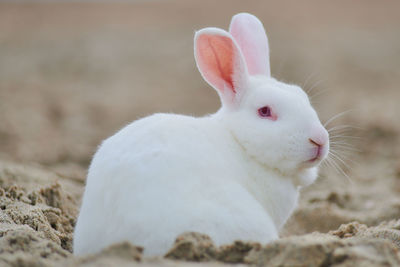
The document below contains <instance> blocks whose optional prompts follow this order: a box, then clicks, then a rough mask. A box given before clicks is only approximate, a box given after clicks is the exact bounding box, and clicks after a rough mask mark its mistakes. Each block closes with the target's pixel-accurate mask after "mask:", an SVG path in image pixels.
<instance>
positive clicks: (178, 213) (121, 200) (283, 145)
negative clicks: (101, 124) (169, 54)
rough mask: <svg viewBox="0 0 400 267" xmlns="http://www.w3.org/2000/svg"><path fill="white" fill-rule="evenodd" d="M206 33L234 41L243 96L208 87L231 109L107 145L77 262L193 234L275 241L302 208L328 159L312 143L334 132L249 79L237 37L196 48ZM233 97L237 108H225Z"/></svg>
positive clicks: (159, 123)
mask: <svg viewBox="0 0 400 267" xmlns="http://www.w3.org/2000/svg"><path fill="white" fill-rule="evenodd" d="M247 15H248V14H240V15H239V16H247ZM260 25H262V24H261V23H260ZM261 27H262V26H261ZM199 34H214V35H221V36H224V37H229V38H232V42H233V44H234V46H235V49H236V50H235V53H237V54H235V58H239V60H240V62H239V61H236V62H234V64H235V67H234V70H235V73H234V74H233V76H234V77H233V78H234V79H235V81H236V80H240V82H239V83H236V82H235V89H236V90H237V91H238V92H239V91H240V98H238V97H237V96H238V95H239V93H238V92H237V94H235V95H232V91H229V90H227V89H226V88H225V91H223V90H222V89H221V88H217V87H216V86H215V84H211V83H210V84H211V85H212V86H213V87H214V88H216V89H217V91H218V92H219V93H220V95H221V99H222V103H223V105H222V107H221V109H220V110H219V111H218V112H217V113H215V114H213V115H211V116H207V117H203V118H194V117H189V116H183V115H175V114H155V115H152V116H149V117H146V118H143V119H140V120H138V121H135V122H133V123H131V124H130V125H128V126H126V127H125V128H123V129H122V130H120V131H119V132H118V133H116V134H115V135H113V136H111V137H110V138H108V139H106V140H105V141H104V142H103V143H102V144H101V146H100V148H99V149H98V151H97V153H96V154H95V156H94V158H93V161H92V163H91V165H90V168H89V173H88V177H87V184H86V189H85V193H84V196H83V203H82V208H81V211H80V214H79V217H78V221H77V224H76V228H75V235H74V253H75V254H77V255H82V254H88V253H95V252H98V251H100V250H101V249H103V248H105V247H107V246H108V245H110V244H112V243H115V242H119V241H124V240H128V241H131V242H132V243H133V244H135V245H140V246H143V247H144V248H145V254H146V255H162V254H164V253H165V252H167V250H168V249H169V248H170V247H171V245H172V244H173V242H174V239H175V238H176V237H177V236H178V235H179V234H181V233H183V232H186V231H196V232H201V233H205V234H207V235H209V236H210V237H211V238H212V239H213V240H214V242H215V243H216V244H217V245H221V244H227V243H231V242H233V241H235V240H248V241H258V242H261V243H267V242H270V241H271V240H274V239H277V238H278V232H279V230H280V229H281V227H282V225H283V224H284V223H285V222H286V220H287V219H288V217H289V216H290V214H291V213H292V211H293V209H294V208H295V207H296V203H297V199H298V194H299V192H298V189H299V187H300V186H304V185H308V184H310V183H312V182H313V181H314V180H315V179H316V176H317V165H318V163H319V162H320V161H321V160H322V159H323V158H324V157H325V156H326V153H327V150H328V148H329V143H328V144H326V145H325V148H324V150H323V155H322V157H321V159H320V160H317V161H315V162H313V163H310V162H308V160H309V159H310V158H312V155H313V152H312V151H314V150H313V149H314V148H313V145H312V144H311V143H310V141H309V138H313V136H314V135H316V134H320V135H321V134H322V135H327V133H326V131H325V129H323V127H322V125H321V123H320V122H319V119H318V117H317V114H316V113H315V111H314V109H313V108H312V107H311V105H310V103H309V101H308V98H307V95H306V94H305V93H304V92H303V91H302V90H301V88H299V87H297V86H294V85H288V84H284V83H281V82H278V81H276V80H275V79H273V78H270V77H269V76H268V75H257V76H250V75H248V74H247V68H246V65H240V64H244V63H243V62H245V60H244V59H243V55H242V53H241V52H240V48H239V47H238V46H237V44H236V42H235V40H233V37H232V36H231V35H230V34H229V33H227V32H223V31H222V30H219V29H215V28H212V29H204V30H202V31H200V32H198V33H196V37H195V41H196V40H198V39H196V38H198V36H199ZM265 39H266V38H265ZM195 45H196V43H195ZM196 56H197V57H196V59H197V60H198V59H199V58H198V57H199V55H196ZM238 62H239V63H238ZM238 64H239V65H238ZM267 69H268V71H269V67H268V68H267ZM200 71H201V72H202V74H203V76H204V77H205V79H206V80H207V75H204V73H203V72H204V71H205V70H204V69H202V68H201V67H200ZM225 94H228V95H229V97H226V95H225ZM224 95H225V97H224ZM232 98H234V99H233V100H232V101H234V102H235V105H229V104H227V103H226V101H229V99H232ZM265 105H269V106H271V107H272V109H273V110H274V111H276V113H277V114H278V119H277V120H276V121H272V120H268V119H265V118H260V117H259V116H258V113H257V109H258V108H259V107H262V106H265ZM315 129H317V130H315ZM316 131H317V132H318V131H319V132H318V133H316Z"/></svg>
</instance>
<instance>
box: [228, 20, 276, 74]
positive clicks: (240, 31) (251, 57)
mask: <svg viewBox="0 0 400 267" xmlns="http://www.w3.org/2000/svg"><path fill="white" fill-rule="evenodd" d="M229 32H230V33H231V34H232V36H233V38H235V40H236V42H237V43H238V45H239V47H240V49H241V50H242V53H243V56H244V58H245V60H246V63H247V67H248V70H249V74H250V75H256V74H261V75H267V76H271V70H270V65H269V47H268V38H267V34H266V33H265V30H264V26H263V25H262V23H261V21H260V20H259V19H258V18H257V17H256V16H253V15H251V14H248V13H239V14H236V15H235V16H233V17H232V21H231V25H230V27H229Z"/></svg>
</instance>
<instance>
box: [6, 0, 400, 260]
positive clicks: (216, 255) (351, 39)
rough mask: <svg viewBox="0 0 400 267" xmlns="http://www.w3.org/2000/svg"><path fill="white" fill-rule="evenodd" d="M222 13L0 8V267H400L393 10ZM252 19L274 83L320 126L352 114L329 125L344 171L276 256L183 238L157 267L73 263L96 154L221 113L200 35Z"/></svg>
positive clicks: (135, 251)
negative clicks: (135, 133)
mask: <svg viewBox="0 0 400 267" xmlns="http://www.w3.org/2000/svg"><path fill="white" fill-rule="evenodd" d="M218 3H219V4H216V3H215V2H211V1H202V2H201V4H200V2H199V3H196V4H194V3H191V4H189V3H187V2H184V1H172V2H168V3H167V2H162V1H161V2H149V3H143V2H135V3H131V4H77V3H75V4H66V3H63V4H5V3H1V4H0V58H1V60H0V266H3V265H4V266H98V265H103V266H109V265H115V266H131V265H143V266H192V265H193V266H198V264H196V262H201V263H202V265H206V266H227V265H231V264H235V266H237V264H243V265H248V264H253V265H270V266H399V265H400V254H399V248H400V239H399V235H400V194H399V192H400V120H399V118H398V114H400V105H399V102H400V90H399V84H400V51H399V47H400V35H399V34H398V28H399V26H400V22H399V20H398V14H397V13H398V12H397V10H400V5H399V3H398V2H396V1H387V2H385V5H380V4H379V3H376V2H372V1H371V2H365V1H364V2H363V4H362V5H361V4H360V5H359V4H358V3H357V2H354V3H353V2H352V3H351V4H350V3H346V5H345V3H333V2H332V3H329V4H328V3H322V2H319V1H304V2H303V4H302V5H301V6H300V5H298V4H296V3H293V2H290V4H289V2H285V1H281V2H280V3H279V4H278V3H275V4H271V3H261V2H260V3H255V2H254V3H251V4H250V3H248V4H247V5H246V6H244V5H243V3H242V2H240V1H230V2H229V5H228V4H227V3H228V2H225V1H221V2H218ZM295 5H298V6H295ZM243 10H246V11H250V12H253V13H255V14H256V15H258V16H259V17H260V18H261V19H262V21H263V22H264V25H265V26H266V28H267V31H268V34H269V39H270V46H271V51H272V54H271V61H272V73H273V75H274V76H275V77H277V78H279V79H281V80H285V81H287V82H294V83H297V84H300V85H302V86H303V87H304V88H305V89H307V90H308V91H309V94H310V95H311V96H313V97H312V102H313V104H314V106H315V107H316V109H317V111H318V113H319V115H320V118H321V120H322V121H324V122H325V121H327V120H329V118H331V117H332V116H334V115H335V114H338V113H340V112H342V111H346V110H350V111H349V112H347V113H345V114H344V115H343V116H341V117H340V118H338V119H337V120H335V121H333V122H332V123H330V124H329V125H328V128H332V127H339V128H336V130H333V132H331V137H332V139H331V140H332V141H334V142H336V144H335V145H333V149H334V150H335V151H336V152H335V153H337V154H335V155H336V157H340V160H339V159H336V162H337V163H336V164H338V165H340V166H341V168H343V171H341V170H337V168H336V167H332V166H328V164H324V166H322V168H321V173H320V177H319V178H318V180H317V182H316V183H315V184H313V185H312V186H310V187H307V188H304V189H303V190H302V194H301V198H300V203H299V206H298V208H297V209H296V210H295V212H294V214H293V216H292V217H291V218H290V220H289V221H288V223H287V224H286V225H285V227H284V229H283V230H282V232H281V237H282V238H281V239H279V240H278V241H276V242H272V243H270V244H256V243H246V242H242V241H237V242H235V243H234V244H231V245H227V246H223V247H216V246H215V245H214V244H213V242H212V240H211V239H210V238H209V237H207V236H205V235H203V234H202V233H182V235H181V236H179V237H177V239H176V242H175V244H173V245H171V250H170V251H169V252H168V253H167V254H166V255H165V256H164V257H158V258H146V257H144V256H143V253H142V252H143V248H140V247H138V246H136V245H135V244H129V243H120V244H115V245H114V246H111V247H109V248H107V249H105V250H104V251H102V252H101V253H98V254H96V255H90V256H87V257H74V256H73V255H72V241H73V229H74V225H75V222H76V217H77V214H78V211H79V206H80V203H81V197H82V193H83V190H84V183H85V176H86V169H87V166H88V164H89V163H90V159H91V156H92V154H93V153H94V151H95V150H96V147H97V146H98V144H99V143H100V142H101V140H102V139H104V138H106V137H107V136H109V135H110V134H112V133H113V132H115V131H116V130H118V129H119V128H121V127H123V126H124V125H126V124H127V123H129V122H130V121H132V120H134V119H137V118H139V117H143V116H145V115H148V114H151V113H154V112H176V113H184V114H193V115H196V116H202V115H204V114H207V113H212V112H215V110H217V108H218V105H219V103H218V98H217V96H216V94H215V92H213V90H212V89H211V88H209V87H208V86H207V85H206V84H205V83H204V82H203V81H202V80H201V77H200V75H199V74H198V73H197V71H196V69H195V66H194V61H193V55H192V36H193V31H194V30H195V29H200V28H202V27H206V26H219V27H225V28H226V27H227V25H228V22H229V19H230V17H231V16H232V14H234V13H236V12H239V11H243ZM340 125H348V126H349V127H345V128H343V129H342V128H340ZM339 135H340V136H339ZM335 136H336V137H335ZM333 157H335V156H333Z"/></svg>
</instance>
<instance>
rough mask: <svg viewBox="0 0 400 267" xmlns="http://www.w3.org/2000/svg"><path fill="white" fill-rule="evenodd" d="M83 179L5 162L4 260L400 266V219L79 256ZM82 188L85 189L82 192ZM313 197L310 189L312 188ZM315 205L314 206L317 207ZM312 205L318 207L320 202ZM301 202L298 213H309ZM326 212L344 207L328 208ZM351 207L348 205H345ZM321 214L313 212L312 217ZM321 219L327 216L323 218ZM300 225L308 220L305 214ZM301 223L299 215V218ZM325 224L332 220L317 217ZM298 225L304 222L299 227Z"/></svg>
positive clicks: (1, 181) (1, 176) (1, 195)
mask: <svg viewBox="0 0 400 267" xmlns="http://www.w3.org/2000/svg"><path fill="white" fill-rule="evenodd" d="M82 190H83V183H82V182H81V181H79V180H74V179H70V178H66V177H62V176H59V175H57V174H55V173H53V172H52V171H47V170H45V169H43V168H40V167H28V166H24V165H17V164H14V163H10V162H0V203H1V205H0V208H1V210H0V263H1V264H5V265H9V266H59V265H64V266H96V265H99V264H105V265H107V264H108V265H111V264H112V265H118V266H127V265H131V264H132V263H134V262H141V263H142V264H144V265H157V266H160V265H161V266H168V265H176V264H178V265H184V266H186V265H191V264H192V263H190V262H203V263H204V264H207V265H211V266H213V265H221V264H237V263H242V264H256V265H272V266H276V265H279V266H294V265H296V266H298V265H302V266H331V265H332V266H350V265H354V266H388V265H392V266H394V265H399V264H400V255H399V252H398V249H399V248H400V220H397V221H396V220H392V221H388V222H383V223H380V224H379V225H377V226H367V225H366V224H361V223H358V222H351V223H348V224H343V225H341V226H340V227H339V228H338V229H337V230H334V231H330V232H329V233H317V232H315V233H309V234H303V235H298V236H295V235H292V236H288V237H284V238H282V239H280V240H278V241H276V242H273V243H271V244H267V245H262V244H257V243H246V242H242V241H237V242H235V243H234V244H231V245H227V246H221V247H216V246H215V245H214V243H213V241H212V240H211V239H210V238H209V237H208V236H206V235H203V234H200V233H184V234H182V235H181V236H179V237H177V239H176V242H175V244H174V245H173V246H172V247H171V250H170V251H169V252H168V253H167V254H166V255H165V258H152V259H151V258H143V257H142V251H143V249H142V248H141V247H136V246H134V245H133V244H129V243H120V244H115V245H113V246H111V247H109V248H107V249H105V250H104V251H102V252H101V253H98V254H95V255H90V256H87V257H81V258H76V257H74V256H73V255H72V253H71V252H72V237H73V228H74V224H75V219H76V216H77V213H78V206H79V197H77V195H80V194H81V193H82ZM77 192H79V193H77ZM335 194H336V193H331V194H330V195H329V197H328V198H327V199H319V200H318V201H316V200H315V198H312V199H313V200H312V201H311V202H314V203H315V202H317V203H318V202H327V203H331V204H332V203H335V204H334V205H338V206H340V204H338V203H340V201H341V199H345V200H346V201H347V202H348V199H346V194H344V196H336V195H335ZM306 196H308V195H306ZM311 207H313V206H311ZM308 209H310V210H312V212H314V213H317V212H318V211H319V207H318V206H317V207H314V209H312V208H310V206H308ZM304 210H307V209H306V208H305V207H304V206H300V208H299V209H298V211H297V215H296V216H297V217H299V216H300V215H299V214H302V216H304V217H305V218H306V216H307V212H304ZM325 212H326V213H327V214H329V213H331V214H330V216H332V213H338V214H341V213H343V211H341V210H340V209H338V210H334V209H328V210H327V211H325ZM344 213H345V214H347V211H344ZM313 219H315V216H310V217H309V218H308V220H307V221H308V223H309V224H311V222H312V220H313ZM319 221H320V220H319ZM299 224H300V226H301V225H303V222H301V221H300V223H299ZM292 225H293V226H294V222H292ZM313 225H314V226H313V227H314V228H323V227H325V224H324V223H323V222H322V223H321V225H318V223H315V222H314V224H313ZM300 226H299V225H298V226H297V228H296V227H295V229H298V228H300Z"/></svg>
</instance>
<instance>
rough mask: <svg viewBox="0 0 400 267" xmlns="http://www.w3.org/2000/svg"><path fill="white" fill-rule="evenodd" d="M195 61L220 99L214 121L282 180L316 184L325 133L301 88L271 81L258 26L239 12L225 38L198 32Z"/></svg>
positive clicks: (264, 41) (326, 141)
mask: <svg viewBox="0 0 400 267" xmlns="http://www.w3.org/2000/svg"><path fill="white" fill-rule="evenodd" d="M195 59H196V63H197V67H198V69H199V71H200V73H201V74H202V76H203V78H204V79H205V80H206V81H207V82H208V83H209V84H210V85H211V86H212V87H213V88H214V89H215V90H216V91H217V92H218V94H219V96H220V98H221V102H222V107H221V109H220V110H219V111H218V112H217V113H216V114H215V115H214V116H215V118H218V119H219V120H220V123H221V124H223V125H224V127H226V128H227V129H228V130H229V131H230V133H231V134H232V136H233V138H234V139H235V140H236V141H237V143H238V144H239V145H240V146H241V147H242V149H243V150H244V151H245V153H246V154H247V155H248V156H249V157H250V158H251V159H252V160H255V161H256V162H258V163H260V164H262V165H264V166H267V167H268V168H270V169H273V170H276V171H278V172H280V173H282V174H284V175H288V176H296V175H297V176H298V175H300V176H305V178H307V176H309V177H310V179H315V176H316V175H315V174H316V170H317V168H316V167H317V166H318V164H319V163H320V162H321V161H322V160H323V159H324V158H325V157H326V155H327V154H328V150H329V138H328V132H327V131H326V129H325V128H324V127H323V126H322V124H321V122H320V120H319V118H318V116H317V113H316V112H315V110H314V109H313V107H312V106H311V104H310V101H309V99H308V96H307V94H306V93H305V92H304V91H303V90H302V89H301V88H300V87H298V86H296V85H290V84H285V83H283V82H279V81H277V80H276V79H274V78H272V77H271V74H270V65H269V48H268V39H267V36H266V33H265V30H264V27H263V25H262V23H261V22H260V21H259V20H258V19H257V18H256V17H255V16H253V15H250V14H247V13H241V14H237V15H235V16H234V17H233V18H232V21H231V25H230V30H229V33H228V32H226V31H224V30H222V29H218V28H205V29H202V30H200V31H198V32H196V34H195ZM303 179H304V178H303ZM310 182H312V181H310Z"/></svg>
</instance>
